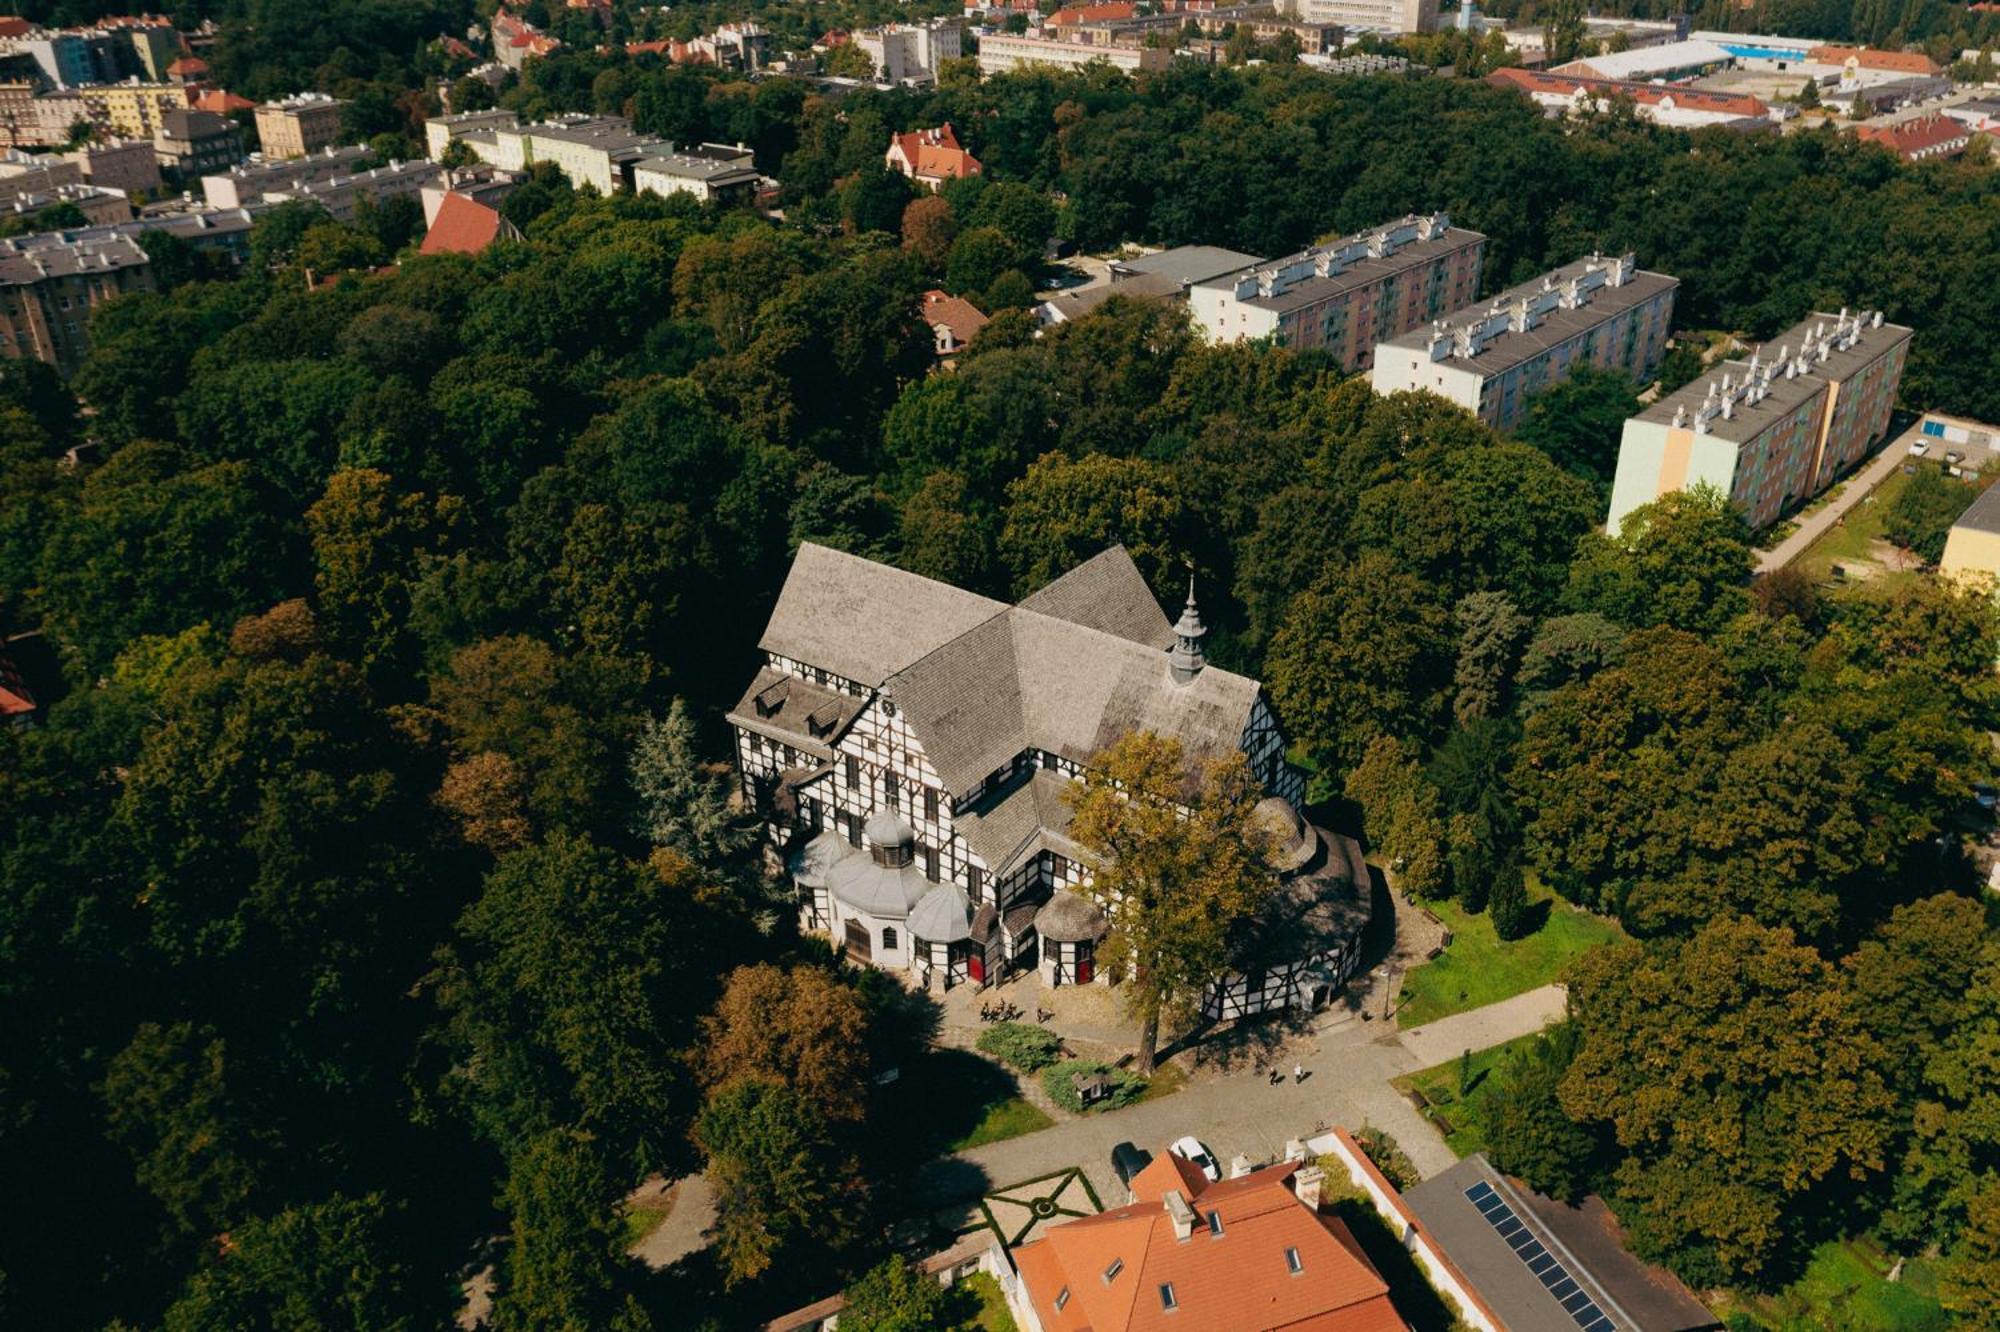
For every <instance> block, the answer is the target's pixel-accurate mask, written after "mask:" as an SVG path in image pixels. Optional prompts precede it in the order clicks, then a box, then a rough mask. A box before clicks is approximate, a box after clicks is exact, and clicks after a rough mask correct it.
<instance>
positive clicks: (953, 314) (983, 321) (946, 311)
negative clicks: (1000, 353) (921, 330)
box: [924, 288, 990, 343]
mask: <svg viewBox="0 0 2000 1332" xmlns="http://www.w3.org/2000/svg"><path fill="white" fill-rule="evenodd" d="M924 322H925V323H926V324H929V325H931V326H932V327H933V328H935V327H937V326H938V325H940V324H942V325H944V326H945V327H946V328H948V329H950V330H951V338H952V341H953V342H958V343H967V342H970V341H972V335H973V334H975V333H977V332H978V331H979V330H980V329H982V328H985V327H986V325H987V324H988V323H989V322H990V321H989V320H988V319H987V318H986V316H985V315H984V314H982V313H980V310H979V307H978V306H976V305H974V304H973V303H972V302H971V301H968V300H966V299H965V298H964V297H962V296H949V295H946V294H945V293H944V292H942V291H938V290H936V289H935V288H933V289H932V290H930V291H927V292H925V293H924Z"/></svg>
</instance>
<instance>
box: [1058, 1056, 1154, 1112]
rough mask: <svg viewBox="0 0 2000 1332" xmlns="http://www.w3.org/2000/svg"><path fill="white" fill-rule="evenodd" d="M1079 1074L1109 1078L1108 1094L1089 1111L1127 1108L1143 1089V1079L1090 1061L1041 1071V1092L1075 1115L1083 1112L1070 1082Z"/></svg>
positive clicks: (1069, 1061) (1072, 1061)
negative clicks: (1098, 1074) (1096, 1074)
mask: <svg viewBox="0 0 2000 1332" xmlns="http://www.w3.org/2000/svg"><path fill="white" fill-rule="evenodd" d="M1078 1073H1102V1074H1104V1075H1105V1076H1106V1077H1108V1078H1110V1079H1111V1094H1110V1095H1109V1096H1107V1097H1105V1098H1104V1099H1103V1100H1101V1101H1098V1102H1096V1103H1095V1104H1093V1105H1091V1106H1090V1109H1092V1110H1116V1109H1117V1108H1118V1107H1119V1106H1121V1105H1130V1104H1131V1103H1132V1102H1133V1101H1134V1100H1136V1099H1138V1096H1139V1093H1140V1092H1142V1091H1144V1090H1146V1080H1145V1079H1144V1078H1142V1077H1140V1076H1139V1075H1138V1074H1136V1073H1127V1072H1125V1070H1123V1069H1118V1068H1113V1067H1111V1065H1109V1064H1100V1063H1096V1062H1094V1061H1092V1060H1089V1059H1065V1060H1063V1061H1062V1062H1061V1063H1060V1064H1055V1065H1052V1066H1051V1067H1048V1068H1045V1069H1043V1070H1042V1090H1043V1091H1045V1092H1047V1093H1048V1094H1049V1099H1050V1100H1051V1101H1054V1102H1055V1103H1056V1104H1057V1105H1059V1106H1061V1107H1062V1108H1063V1109H1065V1110H1067V1111H1069V1112H1070V1113H1071V1114H1074V1115H1080V1114H1082V1113H1083V1111H1084V1104H1083V1101H1082V1099H1081V1098H1080V1097H1078V1096H1077V1094H1076V1087H1075V1085H1074V1084H1072V1083H1071V1082H1070V1079H1071V1078H1072V1077H1074V1076H1075V1075H1076V1074H1078Z"/></svg>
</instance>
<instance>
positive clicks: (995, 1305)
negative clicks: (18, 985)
mask: <svg viewBox="0 0 2000 1332" xmlns="http://www.w3.org/2000/svg"><path fill="white" fill-rule="evenodd" d="M956 1289H958V1290H961V1291H964V1292H965V1293H966V1294H967V1296H968V1297H970V1298H972V1299H976V1300H978V1301H979V1307H978V1311H977V1312H975V1313H974V1314H972V1315H971V1316H970V1317H968V1318H965V1319H963V1320H961V1321H960V1322H959V1324H958V1327H959V1329H960V1332H975V1330H976V1332H1018V1327H1017V1325H1016V1324H1015V1322H1014V1315H1013V1314H1012V1313H1010V1312H1009V1311H1008V1309H1007V1297H1006V1296H1005V1295H1003V1294H1001V1293H1000V1283H999V1282H997V1281H995V1280H994V1279H993V1278H992V1277H991V1276H989V1275H987V1274H986V1273H985V1272H974V1273H973V1274H972V1275H971V1276H969V1277H966V1278H965V1279H964V1280H962V1281H960V1282H959V1283H958V1285H957V1287H956Z"/></svg>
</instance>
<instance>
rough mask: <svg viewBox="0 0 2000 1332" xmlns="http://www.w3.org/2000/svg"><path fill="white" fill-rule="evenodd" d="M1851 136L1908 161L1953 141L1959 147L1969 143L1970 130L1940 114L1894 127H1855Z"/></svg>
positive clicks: (1906, 121)
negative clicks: (1881, 147)
mask: <svg viewBox="0 0 2000 1332" xmlns="http://www.w3.org/2000/svg"><path fill="white" fill-rule="evenodd" d="M1854 135H1855V137H1856V138H1858V139H1861V140H1862V141H1864V142H1866V143H1879V144H1881V145H1882V146H1883V147H1884V148H1889V149H1893V150H1894V151H1896V152H1899V153H1901V154H1902V155H1903V156H1904V157H1906V158H1911V159H1914V158H1915V157H1917V156H1918V155H1919V154H1920V153H1923V152H1925V151H1926V150H1927V149H1934V148H1943V147H1946V146H1948V145H1950V144H1951V143H1952V142H1953V141H1954V140H1956V141H1957V142H1958V146H1959V147H1960V148H1963V147H1965V146H1966V144H1968V143H1970V142H1971V141H1972V131H1971V130H1970V129H1968V128H1967V127H1966V125H1965V124H1964V123H1963V122H1962V121H1957V120H1953V119H1952V118H1951V117H1950V116H1942V115H1929V116H1920V117H1918V118H1917V119H1915V120H1905V121H1903V122H1902V123H1901V124H1897V125H1858V126H1856V127H1855V130H1854ZM1933 155H1934V156H1935V154H1933Z"/></svg>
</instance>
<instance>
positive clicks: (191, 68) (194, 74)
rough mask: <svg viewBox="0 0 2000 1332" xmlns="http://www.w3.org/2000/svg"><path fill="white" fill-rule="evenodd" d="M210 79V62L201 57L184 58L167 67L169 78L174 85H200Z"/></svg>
mask: <svg viewBox="0 0 2000 1332" xmlns="http://www.w3.org/2000/svg"><path fill="white" fill-rule="evenodd" d="M207 77H208V62H207V61H206V60H203V59H202V58H201V57H200V56H182V57H180V59H178V60H175V61H174V62H173V63H172V64H169V65H168V66H167V78H168V79H169V80H170V81H172V82H174V83H200V82H201V81H202V80H203V79H205V78H207Z"/></svg>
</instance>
